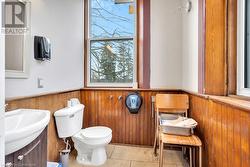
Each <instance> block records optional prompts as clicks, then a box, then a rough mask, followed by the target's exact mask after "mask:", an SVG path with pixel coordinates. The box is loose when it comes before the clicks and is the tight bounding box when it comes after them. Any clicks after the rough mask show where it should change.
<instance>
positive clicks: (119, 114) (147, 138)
mask: <svg viewBox="0 0 250 167" xmlns="http://www.w3.org/2000/svg"><path fill="white" fill-rule="evenodd" d="M130 92H131V91H122V90H113V91H110V90H96V91H93V90H82V92H81V95H82V103H83V104H85V107H86V108H85V113H84V126H85V127H89V126H96V125H103V126H108V127H110V128H111V129H112V130H113V139H112V142H113V143H122V144H134V145H148V146H150V145H152V144H153V139H154V131H155V129H154V113H152V110H151V107H152V106H151V96H155V95H156V94H157V93H167V92H168V91H162V92H160V91H139V93H140V94H141V96H142V97H143V104H142V107H141V109H140V111H139V113H138V114H130V113H129V111H128V110H127V108H126V106H125V97H126V95H128V94H129V93H130ZM171 93H178V91H174V92H171ZM119 96H121V97H122V100H119V99H118V98H119Z"/></svg>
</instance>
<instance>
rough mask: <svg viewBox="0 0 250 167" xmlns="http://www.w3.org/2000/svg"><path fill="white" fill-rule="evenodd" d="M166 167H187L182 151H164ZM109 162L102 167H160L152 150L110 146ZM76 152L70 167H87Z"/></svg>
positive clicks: (72, 155)
mask: <svg viewBox="0 0 250 167" xmlns="http://www.w3.org/2000/svg"><path fill="white" fill-rule="evenodd" d="M164 152H165V153H164V167H186V166H188V164H187V163H186V161H184V160H183V158H182V156H181V154H182V153H181V151H172V150H164ZM107 154H108V160H107V162H106V163H105V164H104V165H102V166H100V167H158V165H159V163H158V157H155V156H154V155H153V149H152V148H145V147H134V146H120V145H108V147H107ZM75 157H76V151H73V152H72V153H71V155H70V164H69V166H70V167H86V166H83V165H79V164H78V163H77V162H76V160H75Z"/></svg>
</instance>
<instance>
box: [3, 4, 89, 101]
mask: <svg viewBox="0 0 250 167" xmlns="http://www.w3.org/2000/svg"><path fill="white" fill-rule="evenodd" d="M31 35H32V46H31V53H32V54H31V56H30V59H31V61H30V76H29V78H28V79H6V97H7V98H13V97H19V96H31V95H38V94H43V93H49V92H57V91H66V90H72V89H78V88H81V87H83V46H84V45H83V0H73V1H70V0H31ZM35 35H40V36H46V37H48V38H50V40H51V43H52V58H51V61H46V62H38V61H36V60H35V59H34V54H33V53H34V51H33V38H34V36H35ZM38 78H42V79H43V81H44V88H42V89H39V88H37V79H38Z"/></svg>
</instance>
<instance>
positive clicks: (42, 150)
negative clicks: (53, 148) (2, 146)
mask: <svg viewBox="0 0 250 167" xmlns="http://www.w3.org/2000/svg"><path fill="white" fill-rule="evenodd" d="M5 166H6V167H46V166H47V128H45V129H44V130H43V132H42V133H41V134H40V135H39V136H38V137H37V138H36V139H35V140H34V141H32V142H31V143H30V144H28V145H27V146H25V147H24V148H22V149H20V150H18V151H16V152H14V153H12V154H9V155H7V156H5Z"/></svg>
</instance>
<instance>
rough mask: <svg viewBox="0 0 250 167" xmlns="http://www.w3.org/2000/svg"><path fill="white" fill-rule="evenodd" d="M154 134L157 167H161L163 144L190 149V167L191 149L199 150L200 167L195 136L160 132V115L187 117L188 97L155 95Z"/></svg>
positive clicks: (182, 95) (199, 144)
mask: <svg viewBox="0 0 250 167" xmlns="http://www.w3.org/2000/svg"><path fill="white" fill-rule="evenodd" d="M155 108H156V121H155V126H156V132H155V142H154V153H155V155H156V151H157V141H158V143H159V146H160V151H159V152H160V156H159V159H160V163H159V166H160V167H162V166H163V147H164V144H168V145H175V146H182V147H189V148H190V166H192V149H193V148H196V147H198V148H199V157H200V158H199V159H200V160H199V163H200V166H201V163H202V162H201V151H202V150H201V141H200V139H199V138H198V137H197V136H195V135H192V136H177V135H167V134H164V133H162V132H161V128H160V126H159V125H160V123H159V118H160V113H168V114H169V113H171V114H183V115H185V116H187V111H188V108H189V99H188V95H185V94H157V95H156V103H155Z"/></svg>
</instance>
